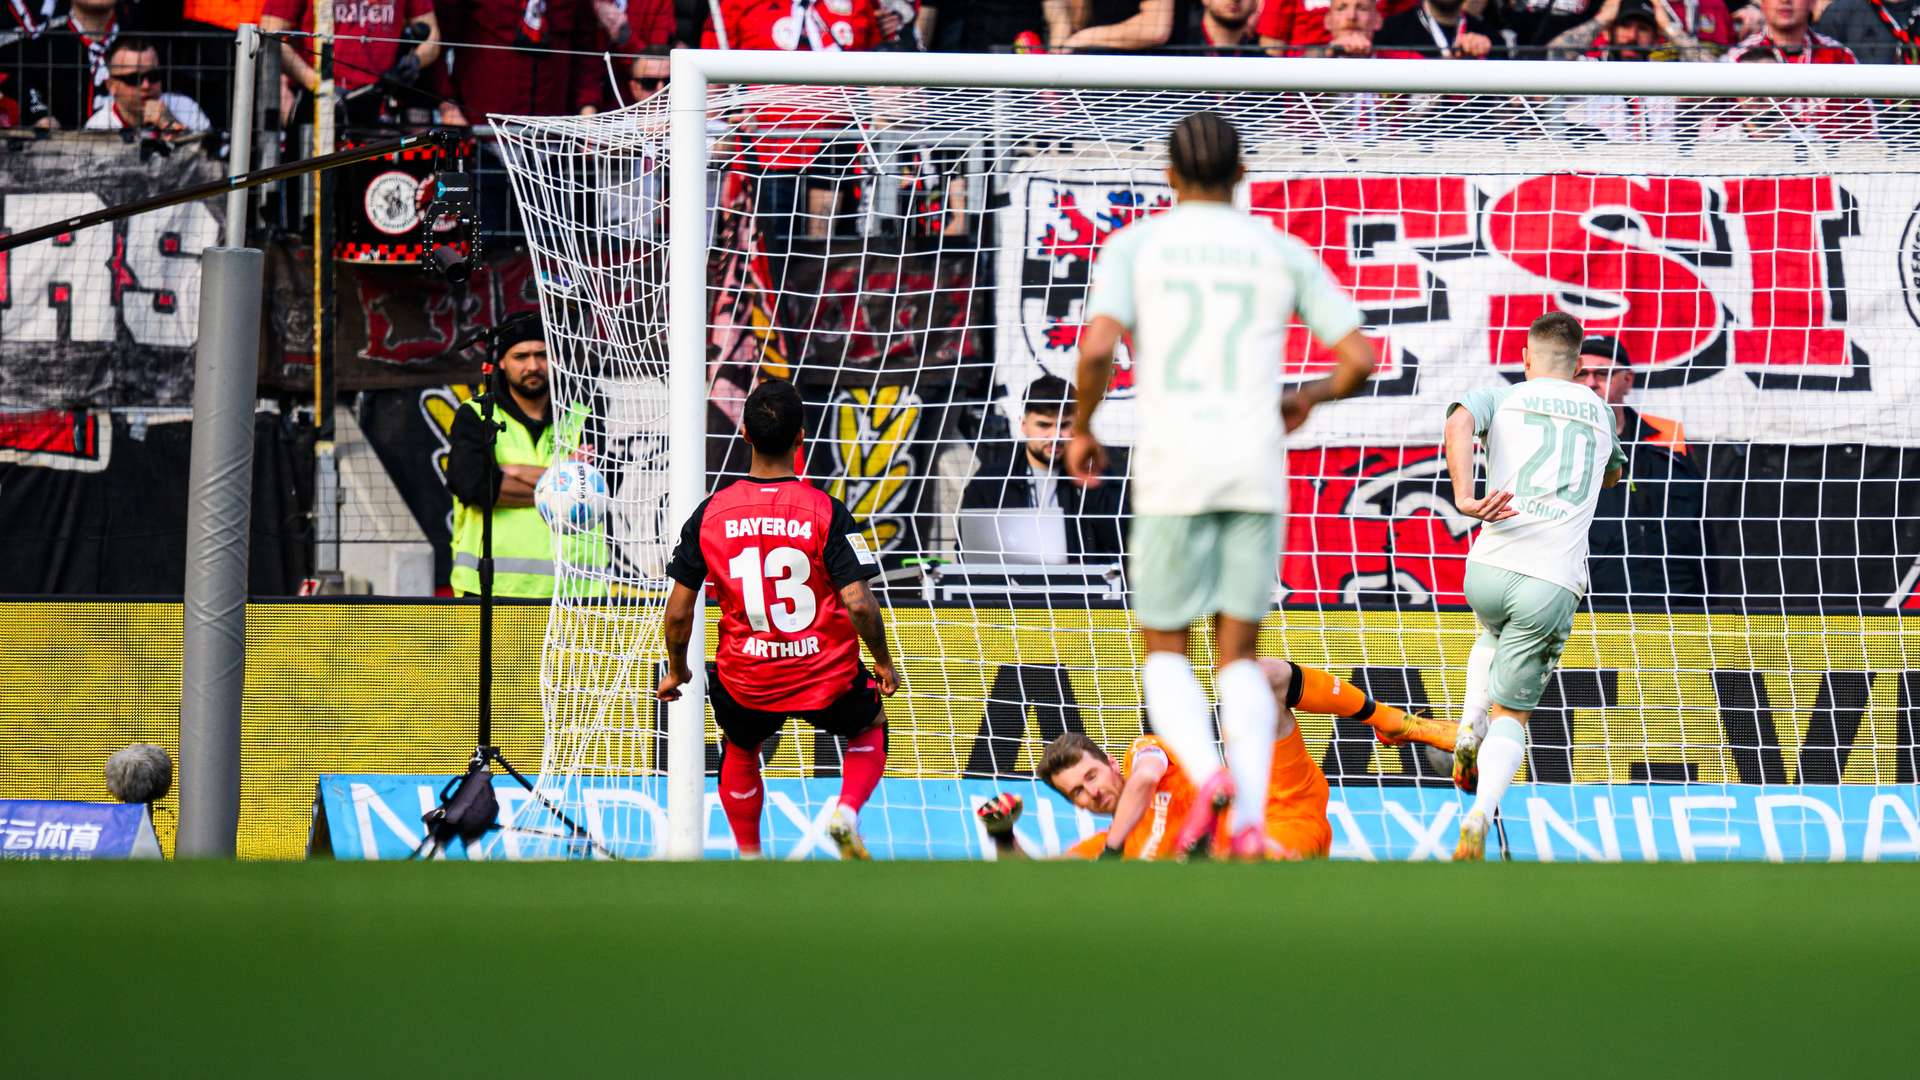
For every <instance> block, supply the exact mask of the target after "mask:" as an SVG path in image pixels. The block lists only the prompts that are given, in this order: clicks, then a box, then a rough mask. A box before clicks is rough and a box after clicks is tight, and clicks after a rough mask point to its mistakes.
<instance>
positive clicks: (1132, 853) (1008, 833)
mask: <svg viewBox="0 0 1920 1080" xmlns="http://www.w3.org/2000/svg"><path fill="white" fill-rule="evenodd" d="M1260 666H1261V668H1262V669H1263V670H1264V671H1265V672H1266V675H1267V681H1268V683H1269V684H1270V685H1271V686H1272V687H1273V695H1274V697H1275V698H1276V699H1277V700H1278V701H1279V702H1280V703H1281V705H1282V708H1281V710H1280V733H1279V737H1278V738H1277V739H1275V740H1274V748H1273V774H1272V782H1271V784H1270V786H1269V788H1268V793H1267V809H1266V833H1267V855H1268V857H1269V858H1274V859H1312V858H1320V857H1322V856H1324V855H1326V853H1327V848H1328V847H1329V846H1331V845H1332V843H1333V827H1332V826H1331V825H1329V824H1328V823H1327V778H1326V775H1325V774H1324V773H1322V772H1321V771H1320V766H1319V765H1318V764H1316V763H1315V762H1314V760H1313V756H1312V755H1311V754H1309V753H1307V744H1306V742H1305V741H1304V740H1303V739H1301V737H1300V726H1299V725H1298V724H1296V723H1295V722H1294V719H1293V709H1295V708H1300V709H1305V710H1306V711H1308V712H1318V713H1332V714H1334V715H1336V716H1345V717H1350V718H1354V719H1359V720H1364V721H1366V722H1367V723H1368V724H1370V725H1371V726H1372V727H1373V729H1374V734H1375V735H1376V736H1378V737H1379V739H1380V741H1381V742H1383V743H1386V744H1387V745H1389V746H1397V745H1399V744H1401V743H1405V742H1421V743H1426V744H1427V745H1429V746H1433V747H1437V748H1439V749H1441V750H1452V749H1453V741H1454V735H1455V733H1456V732H1457V731H1458V725H1456V724H1454V723H1452V722H1450V721H1445V720H1432V719H1429V718H1427V717H1424V716H1412V715H1409V714H1407V713H1405V712H1403V711H1401V710H1400V709H1396V708H1394V707H1393V706H1391V705H1381V704H1380V703H1378V702H1376V701H1374V700H1373V699H1372V698H1371V697H1369V696H1368V695H1367V694H1366V693H1364V692H1363V691H1361V690H1360V689H1359V688H1357V687H1355V686H1353V685H1352V684H1350V683H1343V682H1341V681H1340V679H1339V678H1338V677H1337V676H1334V675H1332V674H1330V673H1328V672H1325V671H1321V670H1319V669H1318V668H1303V667H1300V666H1298V665H1296V664H1293V663H1290V662H1289V661H1286V660H1262V661H1260ZM1040 777H1041V779H1043V780H1045V781H1046V782H1047V783H1049V784H1051V785H1053V788H1054V790H1056V791H1058V792H1059V793H1060V794H1062V795H1064V796H1066V797H1067V799H1068V801H1070V802H1072V803H1073V805H1075V806H1077V807H1079V808H1080V809H1082V810H1086V811H1088V812H1089V813H1094V814H1110V815H1112V816H1113V823H1112V824H1111V825H1110V826H1109V827H1108V829H1107V831H1105V832H1101V833H1095V834H1094V835H1092V836H1089V837H1087V838H1086V839H1084V840H1082V841H1080V842H1079V843H1077V844H1075V845H1074V846H1073V847H1072V848H1071V849H1070V850H1069V851H1068V852H1067V855H1068V857H1070V858H1081V859H1092V858H1116V859H1117V858H1128V859H1157V858H1164V857H1168V856H1170V855H1178V854H1182V853H1180V852H1175V851H1172V850H1170V849H1171V848H1172V843H1173V833H1174V831H1175V830H1177V829H1178V828H1179V826H1180V822H1181V821H1183V820H1185V817H1186V812H1187V809H1188V807H1190V806H1191V805H1192V803H1193V799H1194V786H1193V782H1192V781H1191V780H1189V779H1188V778H1187V774H1186V772H1185V771H1184V770H1183V769H1181V768H1180V764H1179V763H1178V762H1176V761H1174V760H1173V757H1172V755H1171V754H1169V753H1168V752H1167V749H1166V748H1165V747H1164V746H1163V745H1161V742H1160V740H1159V739H1158V738H1157V737H1155V736H1153V735H1142V736H1140V737H1139V738H1137V739H1135V740H1134V741H1133V745H1131V746H1129V747H1128V748H1127V753H1126V756H1125V757H1124V758H1123V759H1122V760H1121V761H1120V762H1118V763H1117V764H1116V763H1115V762H1114V760H1113V759H1112V758H1110V757H1108V756H1107V755H1106V752H1105V751H1103V750H1101V749H1100V747H1099V746H1098V745H1097V744H1095V743H1094V741H1093V740H1092V739H1089V738H1087V737H1086V736H1085V735H1082V734H1079V733H1077V732H1068V733H1067V734H1065V735H1062V736H1060V737H1059V738H1057V739H1055V740H1053V742H1051V743H1049V744H1048V745H1047V751H1046V756H1045V757H1044V758H1042V759H1041V762H1040ZM1020 811H1021V802H1020V798H1019V796H1017V795H1011V794H1002V795H1000V796H999V797H998V798H995V799H993V800H992V801H990V802H988V803H987V804H985V805H984V806H982V807H980V809H979V811H978V813H979V815H980V820H981V821H982V822H983V823H985V825H986V827H987V834H988V835H989V836H991V837H992V838H993V843H994V846H995V847H996V848H997V849H998V850H999V852H1000V855H1001V857H1003V858H1009V857H1011V858H1024V857H1025V852H1023V851H1021V850H1020V846H1019V844H1017V843H1016V842H1015V841H1014V837H1013V823H1014V822H1015V821H1017V820H1018V819H1019V817H1020ZM1226 828H1227V820H1226V818H1224V817H1223V818H1221V820H1220V822H1219V825H1218V830H1219V835H1216V836H1215V837H1213V838H1212V840H1213V844H1214V845H1216V846H1219V847H1220V848H1221V849H1222V850H1224V846H1225V844H1226V837H1225V832H1226ZM1203 853H1204V852H1187V853H1185V854H1203Z"/></svg>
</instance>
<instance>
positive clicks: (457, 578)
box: [449, 399, 607, 599]
mask: <svg viewBox="0 0 1920 1080" xmlns="http://www.w3.org/2000/svg"><path fill="white" fill-rule="evenodd" d="M462 408H467V409H472V410H473V411H474V413H475V414H477V415H481V416H484V415H485V413H483V412H481V409H480V402H479V400H478V399H469V400H468V401H467V402H466V403H465V404H464V405H463V406H462ZM493 419H494V422H495V423H497V424H499V425H500V434H499V436H498V437H497V438H496V439H495V440H494V445H493V460H494V461H495V462H496V463H497V464H500V465H537V466H539V467H541V468H543V469H544V468H547V467H549V466H551V465H552V464H553V462H554V459H555V450H554V448H555V445H556V442H557V443H558V444H560V445H564V446H566V447H569V448H572V447H575V446H578V445H579V443H580V431H581V429H582V428H583V427H584V426H585V425H586V411H585V410H584V409H582V408H580V407H579V406H577V405H576V406H574V407H573V408H572V409H570V410H569V411H568V415H567V416H566V417H565V418H563V419H562V420H560V421H557V422H555V423H552V424H548V425H547V426H546V428H545V429H544V430H542V431H541V432H540V437H539V438H537V439H536V438H534V435H533V432H532V431H530V430H528V428H527V426H526V425H525V424H522V423H521V422H520V421H519V420H517V419H515V418H514V417H513V416H512V415H511V414H510V413H508V412H507V411H506V410H505V409H501V408H498V407H496V408H495V409H494V410H493ZM563 427H564V429H565V430H564V431H562V430H561V429H562V428H563ZM560 436H564V438H562V437H560ZM485 525H486V510H485V508H484V507H480V506H469V505H467V504H466V503H463V502H461V501H460V500H459V499H458V498H456V499H454V500H453V573H452V574H451V575H450V577H449V584H451V585H452V586H453V588H454V591H455V592H460V593H466V594H469V595H476V596H477V595H479V593H480V550H481V547H480V541H481V532H482V530H483V529H484V527H485ZM560 545H564V550H558V549H559V548H560ZM556 554H562V555H564V556H565V557H566V561H567V562H568V564H570V565H571V566H573V567H575V568H576V569H581V568H584V569H587V570H588V572H589V573H591V572H593V571H595V570H605V569H606V566H607V527H606V523H605V522H601V523H600V524H599V525H596V526H594V528H592V529H591V530H588V531H585V532H568V533H566V534H564V535H563V536H561V537H560V542H559V545H556V543H555V541H554V534H553V530H551V529H549V528H547V522H546V519H544V518H542V517H541V516H540V511H539V510H538V509H536V508H534V507H531V506H499V507H495V508H494V511H493V595H495V596H523V597H535V598H539V599H550V598H551V597H552V596H553V578H554V570H555V566H556V564H555V562H554V557H555V555H556ZM606 591H607V583H606V581H605V580H604V579H602V578H589V579H587V580H584V581H580V582H578V583H576V585H575V586H574V588H573V589H572V590H570V595H575V596H602V595H605V594H606Z"/></svg>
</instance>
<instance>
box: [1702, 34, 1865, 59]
mask: <svg viewBox="0 0 1920 1080" xmlns="http://www.w3.org/2000/svg"><path fill="white" fill-rule="evenodd" d="M1771 40H1772V39H1770V38H1769V37H1767V32H1766V31H1764V30H1762V31H1761V32H1760V33H1758V34H1755V35H1753V36H1752V37H1749V38H1747V39H1746V40H1744V41H1742V42H1741V43H1740V44H1738V45H1735V46H1734V47H1733V51H1732V52H1729V53H1728V54H1727V57H1726V59H1727V62H1728V63H1732V64H1737V63H1739V62H1740V58H1741V57H1742V56H1745V55H1746V54H1747V53H1748V52H1750V51H1752V50H1754V49H1757V48H1759V47H1760V46H1762V45H1766V44H1770V43H1771ZM1774 48H1776V49H1778V50H1780V53H1781V57H1782V60H1783V61H1784V62H1785V63H1789V64H1853V63H1858V61H1856V60H1855V59H1854V57H1853V50H1852V49H1849V48H1847V47H1846V46H1845V45H1842V44H1841V43H1840V42H1838V41H1835V40H1834V39H1832V38H1830V37H1828V36H1826V35H1825V34H1820V33H1816V32H1814V31H1812V30H1809V31H1807V47H1806V48H1804V49H1796V50H1794V51H1793V52H1788V51H1787V50H1786V47H1785V46H1782V45H1775V46H1774Z"/></svg>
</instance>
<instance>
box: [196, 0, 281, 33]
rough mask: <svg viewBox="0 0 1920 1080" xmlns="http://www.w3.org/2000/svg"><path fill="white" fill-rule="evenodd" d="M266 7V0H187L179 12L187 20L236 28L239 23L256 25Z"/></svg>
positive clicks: (231, 28) (238, 26) (230, 28)
mask: <svg viewBox="0 0 1920 1080" xmlns="http://www.w3.org/2000/svg"><path fill="white" fill-rule="evenodd" d="M266 8H267V0H187V2H186V6H185V7H184V8H183V9H182V11H181V14H182V15H183V16H184V17H185V18H186V20H187V21H188V22H197V23H207V24H209V25H212V26H224V27H226V28H227V29H229V30H238V29H240V24H241V23H254V24H255V25H258V24H259V22H260V14H261V12H263V11H265V10H266Z"/></svg>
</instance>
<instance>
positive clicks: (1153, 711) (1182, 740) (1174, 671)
mask: <svg viewBox="0 0 1920 1080" xmlns="http://www.w3.org/2000/svg"><path fill="white" fill-rule="evenodd" d="M1255 673H1256V674H1257V673H1258V668H1257V667H1256V669H1255ZM1261 685H1262V687H1263V688H1264V686H1265V679H1264V678H1263V679H1262V680H1261ZM1140 689H1141V690H1142V691H1143V692H1144V693H1145V695H1146V698H1147V722H1148V723H1149V724H1152V725H1153V733H1154V734H1155V735H1158V736H1160V741H1162V742H1164V743H1166V744H1167V749H1168V750H1171V751H1172V752H1173V756H1174V758H1175V759H1177V760H1178V761H1179V762H1180V767H1181V768H1183V769H1185V770H1187V775H1188V776H1189V777H1191V778H1192V779H1193V783H1194V786H1195V787H1198V786H1200V785H1201V784H1204V783H1206V782H1207V781H1208V780H1211V779H1213V774H1214V773H1217V772H1219V771H1220V752H1219V751H1218V750H1216V749H1214V746H1213V716H1212V713H1211V712H1210V711H1209V710H1208V708H1207V695H1206V692H1205V691H1203V690H1201V689H1200V680H1199V679H1196V678H1194V677H1193V665H1192V664H1191V663H1189V662H1188V660H1187V658H1186V656H1185V655H1184V654H1182V653H1171V652H1150V653H1148V654H1147V660H1146V663H1144V664H1141V665H1140ZM1267 700H1268V702H1269V703H1271V702H1272V700H1273V694H1272V692H1271V691H1268V693H1267ZM1269 723H1271V722H1269ZM1268 752H1269V753H1271V752H1272V751H1271V749H1269V751H1268Z"/></svg>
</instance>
